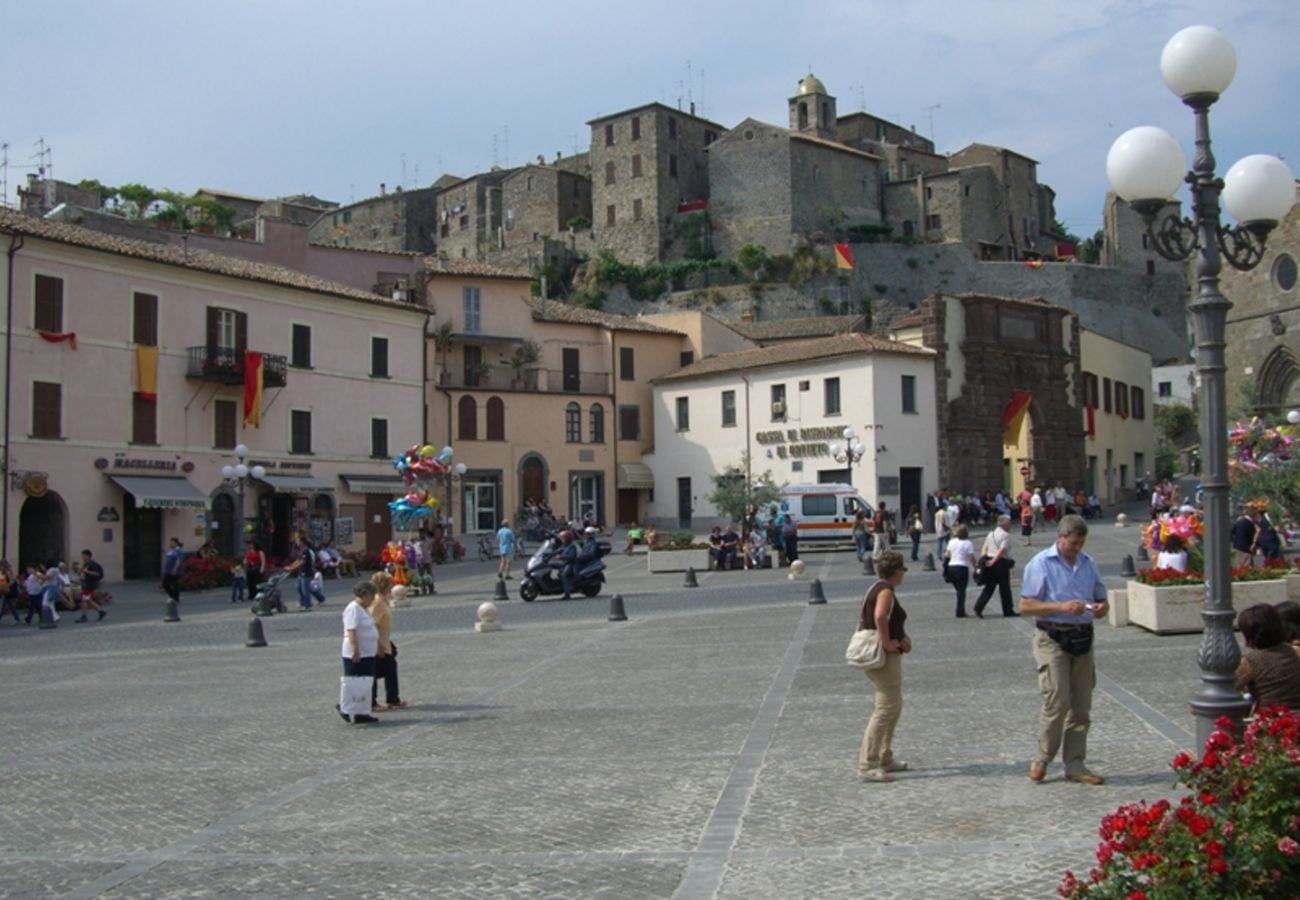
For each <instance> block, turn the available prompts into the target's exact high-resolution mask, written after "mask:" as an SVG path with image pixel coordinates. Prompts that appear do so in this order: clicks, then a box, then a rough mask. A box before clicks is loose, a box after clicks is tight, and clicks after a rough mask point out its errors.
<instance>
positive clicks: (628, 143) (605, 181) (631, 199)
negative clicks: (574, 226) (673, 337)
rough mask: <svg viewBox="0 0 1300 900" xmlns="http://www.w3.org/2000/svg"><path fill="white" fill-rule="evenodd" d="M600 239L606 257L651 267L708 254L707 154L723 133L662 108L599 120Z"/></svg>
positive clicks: (595, 221) (595, 182) (593, 156)
mask: <svg viewBox="0 0 1300 900" xmlns="http://www.w3.org/2000/svg"><path fill="white" fill-rule="evenodd" d="M587 124H588V125H590V126H591V153H590V163H591V182H592V187H591V194H592V198H591V205H592V233H593V236H594V238H595V241H596V247H597V248H598V249H599V250H608V251H610V252H612V253H613V254H614V255H615V256H616V257H618V258H619V259H620V260H622V261H623V262H629V263H636V264H642V265H643V264H645V263H649V262H656V261H659V260H663V259H674V258H681V257H683V256H690V255H693V254H694V253H696V252H699V251H701V250H703V249H707V244H708V236H707V234H704V235H701V234H699V233H698V230H699V227H700V223H701V221H702V220H704V219H706V218H707V217H703V216H699V215H698V214H699V213H700V212H702V211H703V210H705V209H707V207H708V200H709V171H708V158H707V154H706V152H705V150H706V148H707V147H708V146H709V145H710V144H712V143H713V142H714V141H716V140H717V139H718V138H719V137H720V136H721V135H722V134H723V133H724V132H725V131H726V129H725V128H723V127H722V126H721V125H719V124H717V123H716V122H711V121H709V120H708V119H703V118H700V117H699V116H696V115H695V114H694V110H693V109H692V111H691V112H689V113H687V112H683V111H682V110H679V109H673V108H671V107H668V106H665V105H663V104H662V103H649V104H646V105H644V106H638V107H635V108H634V109H629V110H624V111H623V112H617V113H611V114H610V115H607V116H601V117H599V118H596V119H592V120H591V121H590V122H588V123H587Z"/></svg>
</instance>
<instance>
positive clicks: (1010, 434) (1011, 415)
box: [1002, 391, 1034, 447]
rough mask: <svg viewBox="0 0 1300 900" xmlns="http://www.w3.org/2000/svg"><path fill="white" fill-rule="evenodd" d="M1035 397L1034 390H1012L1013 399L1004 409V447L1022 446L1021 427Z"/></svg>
mask: <svg viewBox="0 0 1300 900" xmlns="http://www.w3.org/2000/svg"><path fill="white" fill-rule="evenodd" d="M1032 399H1034V393H1033V391H1012V392H1011V399H1010V400H1008V401H1007V405H1006V407H1005V408H1003V410H1002V445H1003V446H1004V447H1019V446H1020V428H1021V426H1022V425H1023V424H1024V422H1025V413H1027V412H1029V401H1030V400H1032Z"/></svg>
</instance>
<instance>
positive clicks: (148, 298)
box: [131, 291, 158, 347]
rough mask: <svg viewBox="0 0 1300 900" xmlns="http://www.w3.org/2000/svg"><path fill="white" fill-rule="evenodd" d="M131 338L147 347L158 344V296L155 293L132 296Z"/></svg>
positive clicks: (137, 293)
mask: <svg viewBox="0 0 1300 900" xmlns="http://www.w3.org/2000/svg"><path fill="white" fill-rule="evenodd" d="M131 340H133V341H135V342H136V343H137V344H141V345H143V346H146V347H157V346H158V297H157V296H156V295H155V294H141V293H139V292H138V291H137V292H136V293H135V294H133V295H132V296H131Z"/></svg>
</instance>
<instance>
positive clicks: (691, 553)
mask: <svg viewBox="0 0 1300 900" xmlns="http://www.w3.org/2000/svg"><path fill="white" fill-rule="evenodd" d="M646 566H647V567H648V568H649V570H650V571H651V572H685V571H686V570H687V569H695V570H696V571H697V572H707V571H708V570H709V545H708V544H701V543H699V542H697V541H696V540H695V535H693V534H692V533H691V532H689V531H684V530H683V531H675V532H673V536H672V537H671V538H670V539H669V540H668V542H667V543H665V544H658V543H656V544H655V545H654V546H652V547H650V548H649V549H648V552H647V553H646Z"/></svg>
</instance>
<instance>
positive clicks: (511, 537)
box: [497, 519, 515, 579]
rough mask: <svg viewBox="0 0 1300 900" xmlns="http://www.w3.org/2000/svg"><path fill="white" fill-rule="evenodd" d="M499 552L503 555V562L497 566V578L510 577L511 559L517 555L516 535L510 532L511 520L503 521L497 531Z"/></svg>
mask: <svg viewBox="0 0 1300 900" xmlns="http://www.w3.org/2000/svg"><path fill="white" fill-rule="evenodd" d="M497 550H498V551H500V553H501V562H500V564H499V565H498V566H497V578H501V579H507V578H509V577H510V558H511V557H512V556H514V555H515V533H514V532H513V531H511V530H510V520H509V519H502V520H501V527H500V528H498V529H497Z"/></svg>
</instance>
